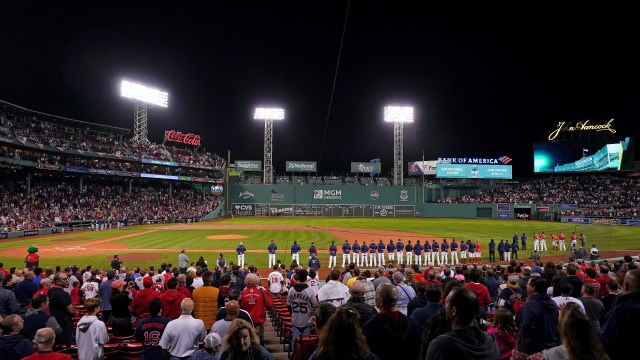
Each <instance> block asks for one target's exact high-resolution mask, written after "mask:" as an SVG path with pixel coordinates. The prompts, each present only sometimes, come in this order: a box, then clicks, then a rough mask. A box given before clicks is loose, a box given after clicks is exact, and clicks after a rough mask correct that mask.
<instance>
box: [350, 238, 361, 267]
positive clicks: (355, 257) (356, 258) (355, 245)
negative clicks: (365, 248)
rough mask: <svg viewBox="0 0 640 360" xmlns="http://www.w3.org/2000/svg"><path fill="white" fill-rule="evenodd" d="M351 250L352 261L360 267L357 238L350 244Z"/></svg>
mask: <svg viewBox="0 0 640 360" xmlns="http://www.w3.org/2000/svg"><path fill="white" fill-rule="evenodd" d="M351 251H353V262H354V263H356V266H358V267H360V244H358V240H354V242H353V245H351Z"/></svg>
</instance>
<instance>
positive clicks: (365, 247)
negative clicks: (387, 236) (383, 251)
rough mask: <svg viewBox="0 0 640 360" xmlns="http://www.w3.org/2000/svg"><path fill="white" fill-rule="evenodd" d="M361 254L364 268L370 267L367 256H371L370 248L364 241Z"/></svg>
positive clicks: (361, 262)
mask: <svg viewBox="0 0 640 360" xmlns="http://www.w3.org/2000/svg"><path fill="white" fill-rule="evenodd" d="M360 254H361V258H360V264H362V266H369V263H368V262H367V256H369V246H368V245H367V242H366V241H363V242H362V245H361V246H360Z"/></svg>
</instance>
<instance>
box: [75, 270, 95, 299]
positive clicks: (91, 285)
mask: <svg viewBox="0 0 640 360" xmlns="http://www.w3.org/2000/svg"><path fill="white" fill-rule="evenodd" d="M80 290H82V292H83V293H84V297H85V299H93V298H94V297H96V296H98V291H99V290H100V285H99V284H98V282H97V281H96V277H95V276H94V275H92V274H89V278H88V279H86V280H85V283H84V284H82V287H80Z"/></svg>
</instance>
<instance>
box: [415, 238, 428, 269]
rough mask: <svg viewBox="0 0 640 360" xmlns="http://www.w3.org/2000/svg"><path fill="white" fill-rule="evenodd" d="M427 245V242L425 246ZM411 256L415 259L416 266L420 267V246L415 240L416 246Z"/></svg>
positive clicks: (418, 241)
mask: <svg viewBox="0 0 640 360" xmlns="http://www.w3.org/2000/svg"><path fill="white" fill-rule="evenodd" d="M428 245H429V241H427V246H428ZM413 255H414V256H415V257H416V265H418V266H420V265H422V245H421V244H420V240H416V245H415V246H414V247H413Z"/></svg>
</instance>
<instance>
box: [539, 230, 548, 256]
mask: <svg viewBox="0 0 640 360" xmlns="http://www.w3.org/2000/svg"><path fill="white" fill-rule="evenodd" d="M540 251H547V234H545V233H544V231H543V232H542V234H540Z"/></svg>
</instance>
